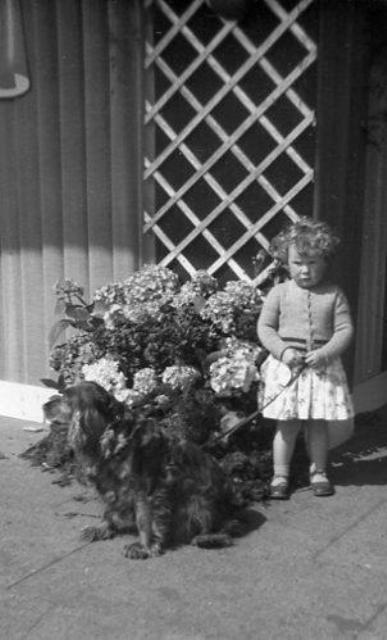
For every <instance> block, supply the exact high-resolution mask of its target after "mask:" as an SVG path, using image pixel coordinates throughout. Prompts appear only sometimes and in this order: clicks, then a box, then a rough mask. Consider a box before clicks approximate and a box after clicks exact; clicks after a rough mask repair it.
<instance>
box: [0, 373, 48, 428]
mask: <svg viewBox="0 0 387 640" xmlns="http://www.w3.org/2000/svg"><path fill="white" fill-rule="evenodd" d="M54 393H55V390H54V389H49V388H48V387H38V386H33V385H28V384H20V383H18V382H7V381H6V380H0V415H2V416H7V417H9V418H20V419H21V420H28V421H30V422H40V423H42V422H43V411H42V405H43V404H44V402H46V400H48V398H50V397H51V396H52V395H54Z"/></svg>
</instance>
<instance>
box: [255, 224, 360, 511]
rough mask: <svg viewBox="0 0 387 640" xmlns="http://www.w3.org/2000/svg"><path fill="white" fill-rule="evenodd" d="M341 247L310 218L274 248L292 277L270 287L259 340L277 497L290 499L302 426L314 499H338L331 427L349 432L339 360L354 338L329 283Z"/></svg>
mask: <svg viewBox="0 0 387 640" xmlns="http://www.w3.org/2000/svg"><path fill="white" fill-rule="evenodd" d="M338 243H339V240H338V238H337V237H336V236H335V235H334V234H333V233H332V231H331V229H330V228H329V226H328V225H327V224H325V223H323V222H316V221H314V220H312V219H310V218H306V217H304V218H301V219H300V220H299V221H297V222H295V223H294V224H291V225H290V226H289V228H287V229H286V230H284V231H283V232H281V233H280V234H279V235H278V236H277V237H276V238H275V240H274V242H273V247H274V249H275V252H276V256H277V257H278V258H279V259H280V260H281V261H282V262H283V264H284V265H287V269H288V272H289V276H290V279H289V280H287V281H285V282H282V283H281V284H277V285H275V286H274V287H273V288H272V289H271V291H270V292H269V294H268V295H267V297H266V299H265V302H264V304H263V308H262V311H261V314H260V317H259V320H258V337H259V339H260V341H261V343H262V344H263V346H264V347H265V348H266V349H267V350H268V351H269V356H268V358H267V359H266V361H265V362H264V364H263V365H262V385H261V391H260V395H259V406H261V407H262V412H263V415H264V416H265V417H266V418H271V419H275V420H277V428H276V433H275V436H274V441H273V458H274V476H273V479H272V482H271V485H270V495H271V497H272V498H276V499H282V500H283V499H287V498H289V469H290V462H291V458H292V454H293V451H294V447H295V443H296V439H297V435H298V433H299V431H300V429H301V427H304V432H305V436H306V443H307V450H308V453H309V456H310V482H311V486H312V489H313V493H314V495H315V496H329V495H332V494H333V493H334V489H333V486H332V484H331V482H330V481H329V479H328V477H327V474H326V465H327V454H328V449H329V446H330V441H329V428H331V427H332V425H335V428H336V429H340V425H342V426H343V427H345V428H346V427H347V425H348V420H350V419H352V418H353V405H352V400H351V396H350V393H349V390H348V384H347V380H346V376H345V372H344V369H343V366H342V363H341V360H340V356H341V354H342V353H343V352H344V351H345V350H346V349H347V347H348V346H349V344H350V342H351V340H352V337H353V324H352V320H351V315H350V310H349V306H348V302H347V300H346V298H345V295H344V294H343V292H342V291H341V289H340V288H339V287H338V286H336V285H334V284H332V283H331V282H329V280H328V279H327V272H328V268H329V266H330V262H331V259H332V257H333V255H334V253H335V250H336V247H337V245H338ZM270 400H272V402H270ZM265 405H267V407H266V408H264V407H265ZM344 439H345V438H344ZM338 440H340V438H338Z"/></svg>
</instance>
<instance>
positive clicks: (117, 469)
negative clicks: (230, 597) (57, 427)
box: [43, 382, 240, 559]
mask: <svg viewBox="0 0 387 640" xmlns="http://www.w3.org/2000/svg"><path fill="white" fill-rule="evenodd" d="M43 409H44V414H45V417H46V419H47V420H48V421H50V422H51V423H60V424H63V423H64V422H68V424H69V432H68V440H69V444H70V446H71V448H72V449H73V451H74V453H75V457H76V459H77V460H78V462H79V463H80V465H81V467H82V469H83V472H84V473H85V475H86V477H87V478H88V480H89V481H90V482H91V483H92V484H93V485H94V486H95V488H96V490H97V492H98V494H99V495H100V496H101V498H102V500H103V502H104V503H105V507H106V508H105V512H104V516H103V521H102V524H101V525H100V526H99V527H87V528H86V529H85V530H84V534H83V535H84V537H85V538H86V539H88V540H90V541H93V540H102V539H107V538H111V537H113V536H114V535H116V534H118V533H124V532H131V531H133V530H137V532H138V535H139V541H138V542H135V543H134V544H131V545H128V546H127V547H126V548H125V555H126V556H127V557H130V558H134V559H137V558H148V557H151V556H157V555H160V554H161V553H162V552H163V551H164V550H165V548H166V547H168V546H169V547H170V546H173V545H177V544H182V543H190V542H191V543H193V544H197V545H198V546H201V547H216V546H218V547H219V546H229V545H231V544H232V535H238V534H239V531H238V522H239V515H240V506H239V505H238V504H237V502H236V500H235V496H234V493H233V490H232V487H231V484H230V482H229V480H228V479H227V477H226V476H225V474H224V472H223V471H222V469H221V468H220V466H219V465H218V464H217V462H216V461H215V460H214V459H213V458H212V457H211V456H210V455H209V454H207V453H206V452H204V451H203V450H202V449H201V448H200V447H199V446H197V445H195V444H193V443H190V442H187V441H185V440H179V439H176V438H172V437H170V436H168V435H167V434H166V432H165V430H163V429H162V428H161V427H160V426H159V424H158V422H157V421H156V419H155V418H154V417H152V416H150V415H148V416H147V415H146V413H145V414H144V413H143V414H141V413H140V412H139V410H137V411H136V412H134V411H131V410H129V409H128V408H127V407H126V406H125V405H124V404H123V403H121V402H118V401H117V400H116V399H115V398H114V397H113V396H112V395H111V394H110V393H108V392H107V391H105V390H104V389H103V388H102V387H101V386H100V385H98V384H96V383H94V382H82V383H80V384H78V385H75V386H73V387H68V388H67V389H65V390H64V391H63V393H62V394H61V395H56V396H54V397H53V398H51V399H50V400H49V401H48V402H47V403H46V404H45V405H44V407H43Z"/></svg>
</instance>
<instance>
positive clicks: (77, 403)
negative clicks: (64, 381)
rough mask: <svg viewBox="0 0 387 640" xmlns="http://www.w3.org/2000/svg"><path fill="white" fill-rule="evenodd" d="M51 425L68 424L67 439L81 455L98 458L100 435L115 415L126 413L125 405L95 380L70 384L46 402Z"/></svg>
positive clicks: (45, 408) (46, 413)
mask: <svg viewBox="0 0 387 640" xmlns="http://www.w3.org/2000/svg"><path fill="white" fill-rule="evenodd" d="M43 412H44V416H45V418H46V420H48V421H49V422H51V424H66V423H67V424H68V425H69V432H68V442H69V445H70V447H71V448H72V449H73V450H74V451H75V452H76V453H78V454H81V455H87V456H89V457H95V456H97V455H98V453H99V448H100V438H101V436H102V434H103V433H104V431H105V429H106V428H107V426H108V425H109V424H110V423H111V422H112V420H113V419H114V417H118V416H120V415H122V413H123V405H122V403H120V402H118V401H117V400H116V399H115V398H114V397H113V396H112V394H110V393H109V392H108V391H106V390H105V389H104V388H103V387H101V386H100V385H99V384H97V383H96V382H81V383H79V384H77V385H74V386H72V387H68V388H67V389H65V390H64V391H63V393H62V394H60V395H55V396H53V397H52V398H50V400H48V402H46V403H45V404H44V405H43Z"/></svg>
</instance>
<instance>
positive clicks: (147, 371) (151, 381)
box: [133, 367, 159, 396]
mask: <svg viewBox="0 0 387 640" xmlns="http://www.w3.org/2000/svg"><path fill="white" fill-rule="evenodd" d="M158 386H159V380H158V377H157V374H156V371H155V370H154V369H152V367H146V368H144V369H139V371H137V372H136V373H135V374H134V378H133V390H134V391H136V392H137V393H139V394H141V395H143V396H146V395H148V394H149V393H152V392H153V391H155V390H156V389H157V387H158Z"/></svg>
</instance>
